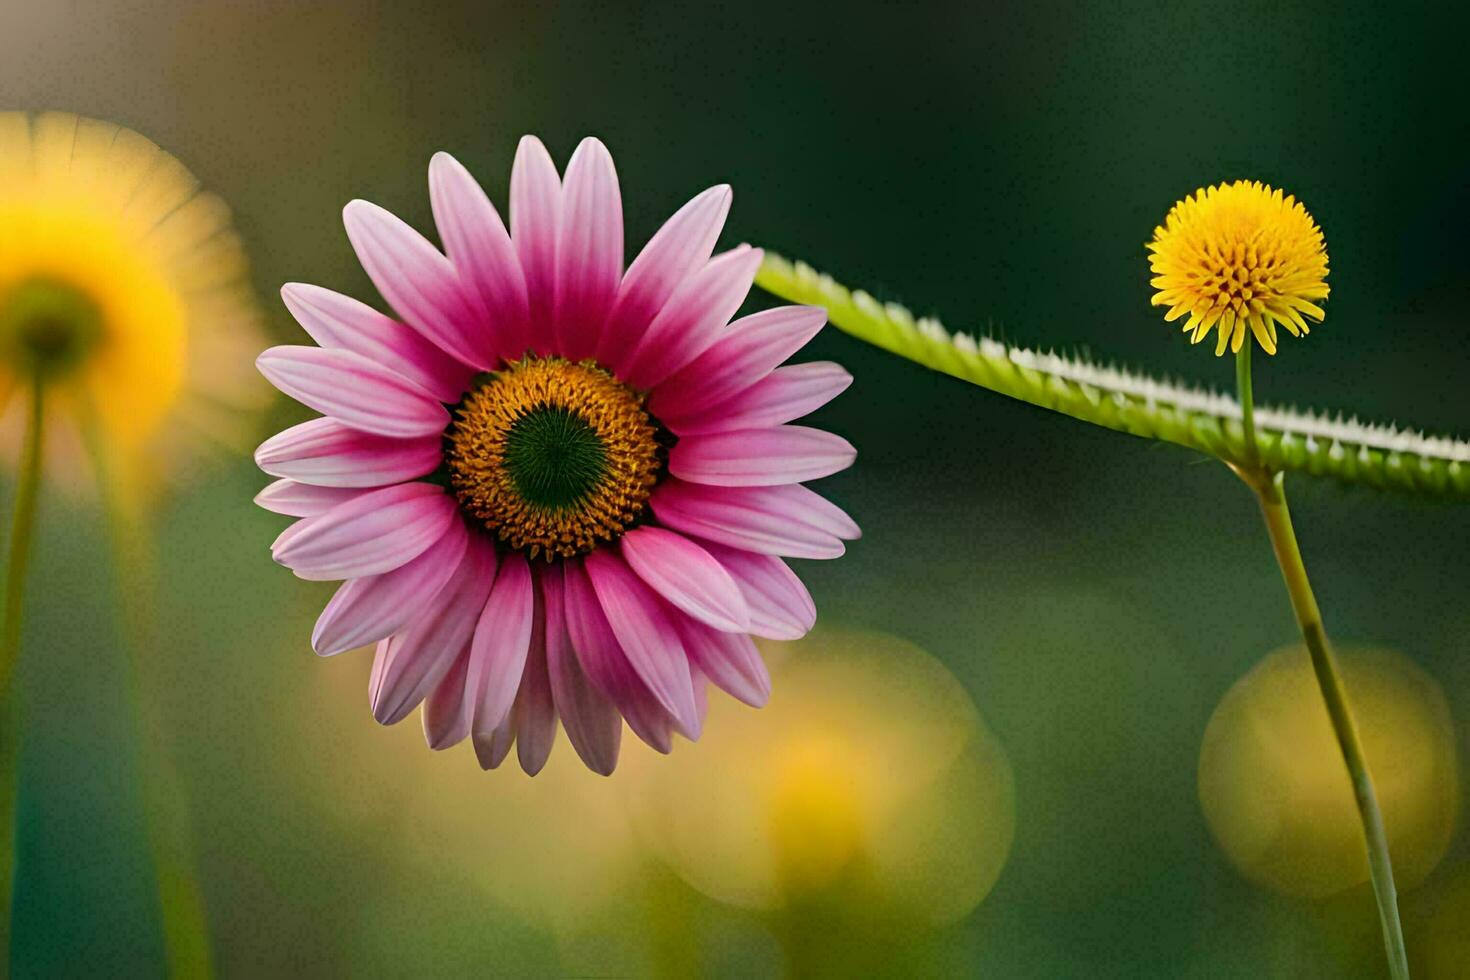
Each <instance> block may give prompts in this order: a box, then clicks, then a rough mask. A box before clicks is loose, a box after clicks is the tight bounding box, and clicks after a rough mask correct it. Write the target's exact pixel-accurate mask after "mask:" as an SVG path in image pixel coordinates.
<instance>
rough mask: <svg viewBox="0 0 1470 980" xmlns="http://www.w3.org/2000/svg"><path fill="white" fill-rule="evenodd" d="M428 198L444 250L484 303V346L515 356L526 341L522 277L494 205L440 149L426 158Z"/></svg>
mask: <svg viewBox="0 0 1470 980" xmlns="http://www.w3.org/2000/svg"><path fill="white" fill-rule="evenodd" d="M429 200H430V201H431V202H432V204H433V208H434V224H435V225H436V226H438V228H439V238H440V239H441V240H442V241H443V242H444V250H445V251H446V252H447V253H448V254H449V259H450V261H451V262H453V263H454V267H455V269H456V270H457V271H458V273H459V276H460V279H461V280H462V281H463V282H465V283H466V284H467V285H469V286H471V287H473V288H474V289H475V290H476V291H477V292H478V294H479V297H480V301H481V303H482V305H483V306H484V308H485V316H486V322H487V323H488V324H489V336H488V338H486V339H487V341H488V343H489V347H490V351H491V352H492V353H494V354H496V355H498V356H500V357H503V358H505V359H507V360H516V359H518V358H520V357H521V356H522V355H523V354H525V352H526V348H527V347H528V346H530V335H529V333H528V319H529V317H530V307H529V304H528V300H527V298H526V277H525V274H524V273H523V272H522V271H521V262H520V259H519V258H517V256H516V250H515V246H514V245H512V244H511V241H510V234H509V233H508V232H507V231H506V230H505V224H504V223H503V222H502V221H501V220H500V214H499V212H497V211H496V210H495V205H494V204H492V203H490V198H488V197H486V196H485V192H484V191H483V190H482V189H481V188H480V185H479V184H478V183H477V182H476V181H475V178H473V177H471V176H470V173H469V171H468V170H466V169H465V168H464V167H463V166H461V165H460V163H459V161H458V160H456V159H454V157H452V156H450V155H449V154H448V153H442V152H441V153H436V154H434V158H433V159H432V160H430V161H429Z"/></svg>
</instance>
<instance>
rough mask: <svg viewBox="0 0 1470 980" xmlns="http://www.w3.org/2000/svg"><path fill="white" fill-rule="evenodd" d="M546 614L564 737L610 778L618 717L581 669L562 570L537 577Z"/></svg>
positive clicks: (552, 681) (619, 728)
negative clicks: (569, 627) (569, 629)
mask: <svg viewBox="0 0 1470 980" xmlns="http://www.w3.org/2000/svg"><path fill="white" fill-rule="evenodd" d="M538 578H539V581H540V585H541V598H542V608H543V609H544V611H545V616H546V624H545V625H546V668H547V676H548V680H549V682H550V684H551V693H552V700H553V702H554V703H555V706H556V711H557V713H558V714H559V715H561V721H562V726H563V727H564V728H566V730H567V739H568V740H569V741H571V743H572V748H574V749H576V750H577V755H578V756H580V757H581V759H582V762H583V763H584V764H585V765H586V766H587V768H588V769H591V770H592V771H593V772H595V773H598V774H599V775H603V776H610V775H612V772H613V770H614V769H616V768H617V765H618V747H619V742H621V740H622V734H623V719H622V716H621V715H619V714H618V709H617V707H616V706H615V705H614V704H613V703H612V702H611V701H609V700H608V699H607V698H606V697H604V696H603V695H602V692H600V691H599V690H597V688H596V687H594V686H593V685H592V684H591V682H590V681H588V679H587V675H586V674H584V673H582V666H581V664H579V663H578V662H577V654H576V652H575V651H574V650H573V649H572V640H571V637H570V636H569V635H568V633H567V621H566V611H565V599H564V598H563V594H564V588H563V585H562V570H561V568H560V567H558V566H554V565H553V566H549V567H547V568H546V569H543V570H542V572H541V574H540V575H539V576H538Z"/></svg>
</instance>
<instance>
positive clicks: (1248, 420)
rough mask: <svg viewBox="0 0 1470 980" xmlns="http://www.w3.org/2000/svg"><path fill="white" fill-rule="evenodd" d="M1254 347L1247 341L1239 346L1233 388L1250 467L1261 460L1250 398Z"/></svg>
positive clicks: (1253, 406) (1253, 408) (1254, 416)
mask: <svg viewBox="0 0 1470 980" xmlns="http://www.w3.org/2000/svg"><path fill="white" fill-rule="evenodd" d="M1253 346H1255V345H1254V344H1253V343H1252V342H1251V341H1250V340H1247V341H1246V342H1245V343H1244V344H1241V346H1240V352H1239V353H1238V354H1236V355H1235V386H1236V389H1237V390H1238V392H1239V395H1240V425H1241V428H1242V429H1244V430H1245V457H1246V461H1247V462H1248V463H1250V464H1251V465H1252V466H1254V465H1257V464H1258V463H1259V462H1260V459H1261V451H1260V449H1258V448H1257V446H1256V406H1255V402H1254V399H1252V398H1251V347H1253Z"/></svg>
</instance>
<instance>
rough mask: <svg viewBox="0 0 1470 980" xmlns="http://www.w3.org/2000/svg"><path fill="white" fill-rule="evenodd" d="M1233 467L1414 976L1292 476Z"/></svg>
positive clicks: (1400, 965) (1384, 906)
mask: <svg viewBox="0 0 1470 980" xmlns="http://www.w3.org/2000/svg"><path fill="white" fill-rule="evenodd" d="M1250 348H1251V345H1250V343H1249V342H1247V343H1246V345H1245V346H1244V347H1243V348H1241V351H1240V354H1239V355H1238V356H1237V358H1236V362H1235V365H1236V375H1235V376H1236V381H1237V384H1238V388H1239V394H1240V408H1241V423H1242V425H1243V426H1244V428H1245V439H1246V446H1247V452H1248V453H1249V454H1250V458H1252V459H1259V458H1260V457H1259V455H1257V451H1256V442H1255V435H1256V434H1255V424H1254V419H1253V417H1252V405H1251V362H1250ZM1231 469H1233V470H1234V471H1235V473H1236V475H1237V476H1239V477H1240V478H1241V479H1242V480H1244V481H1245V483H1246V485H1247V486H1249V487H1250V488H1251V489H1252V490H1253V491H1255V494H1256V499H1257V500H1258V501H1259V502H1260V505H1261V516H1262V517H1264V518H1265V521H1266V533H1267V534H1268V535H1270V538H1271V549H1272V551H1274V552H1275V554H1276V564H1277V565H1279V566H1280V567H1281V578H1282V580H1283V581H1284V582H1285V583H1286V594H1287V596H1288V597H1289V598H1290V600H1291V608H1292V611H1293V612H1294V613H1296V622H1297V626H1298V627H1299V628H1300V629H1301V632H1302V639H1304V640H1306V643H1307V651H1308V652H1309V653H1310V655H1311V658H1312V671H1313V673H1315V674H1316V677H1317V687H1318V688H1319V689H1320V690H1321V691H1322V700H1323V701H1324V702H1325V703H1326V705H1327V717H1328V718H1329V719H1330V720H1331V721H1332V731H1333V734H1334V735H1335V736H1336V737H1337V746H1338V748H1339V749H1340V750H1341V751H1342V761H1343V762H1344V763H1346V764H1347V770H1348V776H1349V778H1350V779H1351V780H1352V784H1353V799H1354V800H1355V801H1356V802H1357V805H1358V818H1359V820H1360V821H1361V822H1362V824H1363V839H1364V843H1365V844H1366V846H1367V850H1368V873H1369V877H1370V878H1371V879H1372V882H1373V897H1374V899H1375V900H1376V901H1377V903H1378V918H1379V922H1380V923H1381V924H1382V926H1383V945H1384V949H1385V951H1386V953H1387V955H1388V967H1389V973H1390V975H1391V976H1392V977H1393V978H1394V980H1408V977H1409V962H1408V955H1407V953H1406V952H1405V950H1404V930H1403V926H1402V925H1401V924H1400V923H1399V906H1398V892H1397V890H1396V889H1395V888H1394V883H1393V864H1392V861H1391V860H1390V858H1389V853H1388V836H1387V834H1386V833H1385V831H1384V829H1383V814H1382V813H1381V812H1380V811H1379V809H1378V795H1377V793H1375V792H1374V790H1373V777H1372V776H1371V775H1370V774H1369V772H1368V762H1367V760H1366V759H1365V758H1364V756H1363V744H1362V741H1361V740H1360V739H1359V737H1358V726H1357V723H1356V722H1354V721H1353V714H1352V710H1351V709H1350V708H1349V707H1348V702H1347V692H1346V691H1345V690H1344V688H1343V684H1342V676H1341V674H1340V673H1339V671H1338V669H1337V663H1336V658H1335V657H1333V655H1332V645H1331V644H1330V643H1329V642H1328V640H1327V629H1326V627H1325V626H1323V625H1322V610H1321V609H1320V608H1318V606H1317V597H1316V595H1315V594H1313V592H1312V583H1311V581H1310V580H1309V579H1308V578H1307V566H1306V563H1305V562H1303V561H1302V550H1301V546H1300V545H1299V544H1298V543H1297V539H1296V531H1295V530H1294V529H1293V528H1292V525H1291V511H1290V509H1289V508H1288V507H1287V505H1286V475H1285V474H1284V473H1275V472H1272V471H1271V470H1269V469H1266V468H1263V467H1258V468H1254V469H1248V468H1245V467H1239V466H1231Z"/></svg>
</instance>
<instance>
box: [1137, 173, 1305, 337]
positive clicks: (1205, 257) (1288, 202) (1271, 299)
mask: <svg viewBox="0 0 1470 980" xmlns="http://www.w3.org/2000/svg"><path fill="white" fill-rule="evenodd" d="M1148 250H1149V252H1150V253H1152V254H1151V256H1150V258H1149V267H1150V268H1151V269H1152V270H1153V271H1154V273H1155V276H1154V278H1153V279H1151V280H1149V284H1150V285H1152V286H1153V287H1154V288H1155V289H1157V290H1158V292H1157V293H1155V294H1154V297H1153V300H1152V303H1153V305H1154V306H1166V307H1168V308H1169V311H1168V312H1167V313H1165V314H1164V320H1165V321H1166V322H1169V323H1172V322H1173V321H1175V320H1177V319H1178V318H1179V317H1181V316H1183V315H1184V314H1186V313H1188V314H1189V320H1188V321H1186V322H1185V324H1184V332H1185V333H1187V334H1190V341H1191V342H1192V343H1196V344H1197V343H1199V342H1200V341H1202V340H1204V339H1205V337H1206V336H1208V335H1209V332H1210V331H1211V330H1214V329H1218V331H1219V334H1218V339H1217V340H1216V342H1215V354H1216V355H1217V356H1218V355H1220V354H1223V353H1225V348H1226V347H1227V346H1228V347H1229V348H1230V349H1231V350H1233V351H1239V350H1240V348H1241V345H1242V344H1243V343H1244V341H1245V333H1246V328H1247V327H1249V328H1250V332H1251V334H1252V335H1253V336H1254V337H1255V339H1256V342H1257V343H1258V344H1260V345H1261V349H1262V350H1264V351H1265V352H1266V353H1267V354H1274V353H1276V327H1277V326H1278V325H1280V326H1282V327H1285V328H1286V330H1287V332H1288V333H1290V334H1291V335H1292V336H1294V337H1295V336H1301V335H1302V334H1305V333H1307V332H1308V330H1309V327H1308V325H1307V319H1306V318H1310V319H1313V320H1316V321H1317V322H1319V323H1320V322H1321V321H1322V318H1323V317H1324V316H1325V315H1326V314H1325V313H1323V311H1322V308H1321V307H1320V306H1318V305H1317V301H1319V300H1324V299H1326V298H1327V293H1328V286H1327V248H1326V245H1325V244H1324V242H1323V240H1322V229H1321V228H1318V227H1317V223H1316V222H1315V221H1313V220H1312V216H1311V215H1310V214H1308V213H1307V209H1306V208H1305V207H1303V206H1302V204H1301V202H1299V201H1298V200H1297V199H1296V198H1294V197H1292V196H1291V195H1289V194H1288V195H1283V193H1282V192H1281V191H1279V190H1274V189H1272V188H1271V187H1269V186H1267V185H1265V184H1262V183H1261V182H1260V181H1248V180H1237V181H1236V182H1235V183H1233V184H1217V185H1215V186H1214V187H1208V188H1200V189H1199V190H1198V191H1196V192H1195V193H1194V196H1193V197H1186V198H1185V199H1184V200H1182V201H1180V202H1178V203H1177V204H1175V205H1174V207H1173V208H1172V209H1171V210H1170V211H1169V215H1168V217H1167V218H1165V219H1164V224H1163V225H1162V226H1161V227H1158V228H1155V229H1154V239H1153V241H1152V242H1150V243H1149V246H1148Z"/></svg>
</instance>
